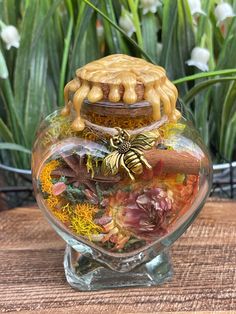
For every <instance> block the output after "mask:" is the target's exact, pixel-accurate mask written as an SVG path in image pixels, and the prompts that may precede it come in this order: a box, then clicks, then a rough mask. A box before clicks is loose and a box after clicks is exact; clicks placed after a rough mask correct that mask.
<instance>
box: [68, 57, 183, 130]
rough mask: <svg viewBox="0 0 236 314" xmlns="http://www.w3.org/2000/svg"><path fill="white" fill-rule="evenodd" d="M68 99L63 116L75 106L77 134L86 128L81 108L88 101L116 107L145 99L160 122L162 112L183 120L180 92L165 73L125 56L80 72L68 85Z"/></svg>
mask: <svg viewBox="0 0 236 314" xmlns="http://www.w3.org/2000/svg"><path fill="white" fill-rule="evenodd" d="M72 94H73V95H72ZM71 95H72V97H71ZM64 97H65V107H64V109H63V110H62V115H67V114H69V113H70V110H71V106H72V105H73V108H74V109H75V111H76V113H77V117H76V118H75V120H74V121H73V124H72V127H73V129H74V130H77V131H81V130H83V129H84V126H85V125H84V120H83V119H82V118H81V116H80V109H81V105H82V103H83V101H84V99H86V98H87V99H88V101H89V102H91V103H96V102H99V101H102V100H106V101H107V100H108V101H110V102H112V103H114V106H115V103H118V102H119V103H125V104H134V103H136V102H139V101H143V100H145V101H147V102H149V103H150V104H151V105H152V109H153V118H154V120H160V118H161V112H163V114H165V115H167V116H168V118H169V119H170V120H172V121H176V120H177V119H178V118H179V117H180V112H179V111H178V110H176V108H175V106H176V100H177V97H178V92H177V89H176V87H175V86H174V84H173V83H171V82H170V81H169V79H168V78H167V77H166V72H165V70H164V69H163V68H162V67H160V66H157V65H154V64H151V63H149V62H147V61H145V60H143V59H139V58H134V57H130V56H127V55H122V54H115V55H110V56H108V57H105V58H102V59H99V60H95V61H93V62H90V63H88V64H86V65H85V66H83V67H82V68H80V69H78V70H76V77H75V78H74V79H73V80H72V81H70V82H69V83H68V84H67V85H66V86H65V89H64ZM70 99H72V100H70ZM161 106H163V110H162V111H161Z"/></svg>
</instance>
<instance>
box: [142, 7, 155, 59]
mask: <svg viewBox="0 0 236 314" xmlns="http://www.w3.org/2000/svg"><path fill="white" fill-rule="evenodd" d="M142 36H143V48H144V49H145V51H146V52H147V53H148V54H149V56H150V57H151V58H152V59H153V60H154V61H155V62H157V19H156V16H155V14H153V13H151V12H149V13H147V14H144V15H142Z"/></svg>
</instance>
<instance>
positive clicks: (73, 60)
mask: <svg viewBox="0 0 236 314" xmlns="http://www.w3.org/2000/svg"><path fill="white" fill-rule="evenodd" d="M92 4H94V5H95V6H96V5H97V4H98V0H93V1H92ZM81 10H83V11H80V12H81V13H80V14H79V18H78V20H77V23H76V28H75V33H74V42H73V46H72V52H71V55H70V66H69V71H68V75H67V81H69V80H70V79H71V78H72V77H73V76H74V73H75V70H76V69H77V68H78V67H79V66H80V65H81V64H80V62H79V59H80V54H81V53H82V52H81V45H82V43H83V41H84V36H85V34H86V31H87V29H88V27H89V24H90V22H91V18H92V15H93V13H94V10H93V8H92V7H90V6H89V5H85V6H83V7H82V9H81ZM85 53H86V52H85Z"/></svg>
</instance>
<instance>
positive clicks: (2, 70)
mask: <svg viewBox="0 0 236 314" xmlns="http://www.w3.org/2000/svg"><path fill="white" fill-rule="evenodd" d="M8 75H9V73H8V69H7V65H6V61H5V58H4V56H3V54H2V51H1V50H0V78H2V79H6V78H7V77H8Z"/></svg>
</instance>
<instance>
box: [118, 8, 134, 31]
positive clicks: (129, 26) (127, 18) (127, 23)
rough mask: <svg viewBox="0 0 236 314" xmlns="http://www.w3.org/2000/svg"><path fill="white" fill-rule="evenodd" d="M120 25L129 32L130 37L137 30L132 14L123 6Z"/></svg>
mask: <svg viewBox="0 0 236 314" xmlns="http://www.w3.org/2000/svg"><path fill="white" fill-rule="evenodd" d="M119 25H120V27H121V28H122V29H123V30H124V31H125V32H126V33H127V35H128V36H129V37H131V36H132V35H133V33H134V32H135V31H136V29H135V26H134V22H133V17H132V14H130V13H129V12H128V11H127V10H125V9H124V8H123V7H122V12H121V16H120V18H119Z"/></svg>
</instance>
